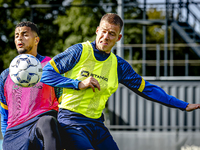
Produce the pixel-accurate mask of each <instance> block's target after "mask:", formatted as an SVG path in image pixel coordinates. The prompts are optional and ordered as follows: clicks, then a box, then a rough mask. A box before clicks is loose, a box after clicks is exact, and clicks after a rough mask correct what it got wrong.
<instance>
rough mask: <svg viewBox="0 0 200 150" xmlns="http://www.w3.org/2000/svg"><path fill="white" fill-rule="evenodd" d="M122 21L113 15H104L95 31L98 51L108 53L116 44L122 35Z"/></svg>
mask: <svg viewBox="0 0 200 150" xmlns="http://www.w3.org/2000/svg"><path fill="white" fill-rule="evenodd" d="M122 27H123V21H122V19H121V18H120V16H118V15H117V14H115V13H108V14H105V15H104V16H103V17H102V18H101V21H100V23H99V26H98V27H97V29H96V34H97V36H96V48H97V49H99V50H100V51H105V52H106V53H110V51H111V49H112V47H113V46H114V45H115V43H116V42H118V41H119V40H120V39H121V37H122V35H121V34H120V32H121V29H122Z"/></svg>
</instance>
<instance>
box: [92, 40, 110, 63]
mask: <svg viewBox="0 0 200 150" xmlns="http://www.w3.org/2000/svg"><path fill="white" fill-rule="evenodd" d="M91 44H92V47H93V50H94V56H95V58H96V59H97V60H98V61H104V60H106V59H107V58H108V57H109V56H110V54H107V53H105V52H104V51H100V50H98V49H97V48H96V42H95V41H93V42H92V43H91Z"/></svg>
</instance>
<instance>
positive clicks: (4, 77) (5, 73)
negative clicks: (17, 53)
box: [1, 68, 9, 82]
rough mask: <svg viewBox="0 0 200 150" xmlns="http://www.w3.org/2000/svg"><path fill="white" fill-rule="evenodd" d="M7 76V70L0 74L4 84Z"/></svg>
mask: <svg viewBox="0 0 200 150" xmlns="http://www.w3.org/2000/svg"><path fill="white" fill-rule="evenodd" d="M8 74H9V68H7V69H5V70H4V71H3V72H2V73H1V79H2V81H3V82H5V80H6V79H7V77H8Z"/></svg>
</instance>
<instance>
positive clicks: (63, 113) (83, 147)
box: [58, 109, 119, 150]
mask: <svg viewBox="0 0 200 150" xmlns="http://www.w3.org/2000/svg"><path fill="white" fill-rule="evenodd" d="M103 121H104V119H103V116H102V117H101V118H99V119H91V118H87V117H85V116H83V115H81V114H79V113H75V112H72V111H69V110H66V109H60V110H59V113H58V122H59V123H60V125H61V128H62V130H63V131H62V135H61V136H62V137H61V138H62V141H63V145H64V148H66V149H67V150H88V149H95V150H119V149H118V147H117V144H116V142H115V141H114V140H113V138H112V136H111V134H110V132H109V130H108V129H107V128H106V126H105V125H104V123H103Z"/></svg>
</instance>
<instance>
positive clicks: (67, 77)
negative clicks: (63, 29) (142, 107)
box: [41, 13, 200, 150]
mask: <svg viewBox="0 0 200 150" xmlns="http://www.w3.org/2000/svg"><path fill="white" fill-rule="evenodd" d="M122 27H123V21H122V19H121V18H120V17H119V16H118V15H117V14H114V13H108V14H105V15H104V16H103V17H102V19H101V21H100V24H99V26H98V27H97V29H96V40H95V41H93V42H91V43H90V42H88V41H87V42H83V43H79V44H75V45H73V46H71V47H69V48H68V49H67V50H65V51H64V52H62V53H60V54H58V55H56V56H55V57H54V58H53V59H51V60H50V61H49V62H48V63H47V65H46V66H45V67H44V69H43V75H42V80H41V82H44V83H46V84H48V85H51V86H55V87H63V93H62V96H61V97H62V98H61V100H62V102H61V104H60V105H59V113H58V121H59V123H60V125H61V126H62V128H63V129H64V131H65V132H64V134H63V135H62V138H63V139H64V140H65V142H66V144H67V145H66V146H67V147H68V150H87V149H92V150H94V149H95V150H118V146H117V144H116V143H115V141H114V140H113V138H112V136H111V134H110V132H109V131H108V129H107V128H106V127H105V125H104V123H103V121H104V118H103V113H102V111H103V109H104V108H105V104H106V102H107V100H108V98H109V97H110V96H111V94H112V93H114V92H115V91H116V90H117V88H118V84H119V83H121V84H123V85H125V86H126V87H127V88H129V89H130V90H132V91H133V92H135V93H137V94H139V95H140V96H142V97H144V98H146V99H149V100H152V101H156V102H158V103H161V104H164V105H166V106H169V107H175V108H179V109H181V110H186V111H191V110H195V109H198V108H200V104H188V103H186V102H184V101H181V100H179V99H177V98H175V97H173V96H171V95H168V94H166V92H164V91H163V90H162V89H161V88H160V87H158V86H156V85H153V84H151V83H149V82H148V81H145V80H144V79H143V78H142V77H141V76H140V75H138V74H137V73H136V72H135V71H134V70H133V69H132V67H131V66H130V64H129V63H128V62H126V61H125V60H124V59H122V58H121V57H119V56H117V55H114V54H113V53H112V52H111V49H112V47H113V46H114V45H115V43H116V42H117V41H119V40H120V39H121V37H122V35H121V34H120V32H121V29H122ZM61 74H64V76H62V75H61Z"/></svg>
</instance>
